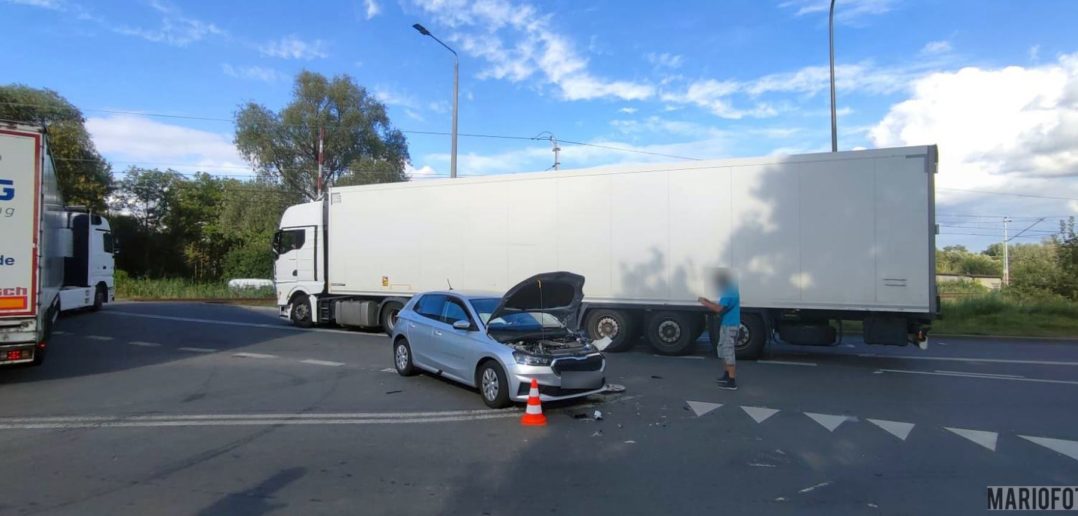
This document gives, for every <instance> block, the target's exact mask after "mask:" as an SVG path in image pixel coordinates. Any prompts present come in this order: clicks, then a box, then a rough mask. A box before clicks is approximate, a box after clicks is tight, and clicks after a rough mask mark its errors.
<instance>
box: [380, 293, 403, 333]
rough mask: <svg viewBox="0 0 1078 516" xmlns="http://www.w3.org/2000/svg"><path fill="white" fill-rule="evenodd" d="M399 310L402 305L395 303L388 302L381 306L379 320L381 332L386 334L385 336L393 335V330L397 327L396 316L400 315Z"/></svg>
mask: <svg viewBox="0 0 1078 516" xmlns="http://www.w3.org/2000/svg"><path fill="white" fill-rule="evenodd" d="M401 308H404V305H402V304H400V303H398V302H397V301H389V302H387V303H386V304H385V305H382V315H381V317H380V319H381V323H382V331H384V332H386V335H393V328H395V327H396V326H397V315H399V314H400V313H401Z"/></svg>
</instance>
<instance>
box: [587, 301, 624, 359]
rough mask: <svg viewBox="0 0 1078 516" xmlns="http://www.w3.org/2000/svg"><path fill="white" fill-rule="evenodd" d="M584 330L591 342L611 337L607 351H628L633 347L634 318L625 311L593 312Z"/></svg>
mask: <svg viewBox="0 0 1078 516" xmlns="http://www.w3.org/2000/svg"><path fill="white" fill-rule="evenodd" d="M584 328H585V330H586V331H587V333H588V338H589V339H591V340H598V339H601V338H603V337H610V345H609V346H607V347H606V350H605V351H615V352H616V351H626V350H628V349H629V348H631V347H632V346H633V336H634V334H633V317H632V315H631V314H630V313H629V312H626V311H624V310H592V311H590V312H588V318H587V321H585V323H584Z"/></svg>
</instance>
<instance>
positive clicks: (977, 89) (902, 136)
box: [870, 53, 1078, 213]
mask: <svg viewBox="0 0 1078 516" xmlns="http://www.w3.org/2000/svg"><path fill="white" fill-rule="evenodd" d="M870 137H871V140H872V142H873V143H874V144H875V145H877V146H881V147H884V146H899V145H921V144H929V143H937V144H939V146H940V163H939V171H940V173H939V175H938V176H937V185H938V188H939V189H940V190H941V191H940V192H939V198H940V199H941V201H942V202H963V201H968V200H971V199H974V197H972V196H971V195H970V194H965V193H961V192H957V191H955V190H949V189H966V190H969V189H975V190H994V191H1002V192H1024V193H1034V194H1040V195H1048V196H1056V197H1060V196H1061V197H1078V53H1076V54H1071V55H1065V56H1061V57H1060V58H1059V60H1058V61H1057V62H1055V63H1052V64H1047V65H1043V66H1037V67H1020V66H1009V67H1006V68H998V69H983V68H977V67H968V68H963V69H960V70H958V71H954V72H940V73H933V74H930V75H927V76H925V77H923V78H921V79H918V80H917V81H915V82H914V83H913V86H912V94H911V97H910V98H909V99H908V100H905V101H903V102H900V103H898V104H895V105H893V106H891V108H890V110H889V112H888V113H887V115H886V116H885V117H884V118H883V120H882V121H880V123H879V124H877V125H876V126H875V127H874V128H873V129H872V130H871V132H870ZM975 199H976V200H977V201H978V202H981V203H991V202H999V201H1000V198H998V197H995V196H977V197H975ZM1033 202H1036V203H1038V204H1041V205H1043V206H1047V205H1049V204H1057V205H1062V204H1063V202H1062V201H1056V202H1052V201H1048V200H1036V201H1034V200H1029V203H1033ZM1039 211H1040V213H1044V212H1045V211H1047V212H1049V213H1051V212H1052V210H1051V208H1046V209H1044V210H1039ZM1012 213H1013V212H1012Z"/></svg>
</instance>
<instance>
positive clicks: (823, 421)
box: [805, 412, 849, 432]
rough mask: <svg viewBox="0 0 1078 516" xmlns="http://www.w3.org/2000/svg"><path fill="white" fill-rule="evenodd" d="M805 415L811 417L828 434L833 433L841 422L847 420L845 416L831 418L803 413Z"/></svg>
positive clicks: (829, 415) (827, 415) (831, 416)
mask: <svg viewBox="0 0 1078 516" xmlns="http://www.w3.org/2000/svg"><path fill="white" fill-rule="evenodd" d="M805 415H806V416H808V417H811V418H812V420H813V421H815V422H817V423H819V424H820V425H821V426H823V427H824V428H826V429H827V431H828V432H834V431H835V429H836V428H838V425H841V424H842V422H843V421H846V420H847V419H849V417H847V416H833V415H831V414H816V413H813V412H805Z"/></svg>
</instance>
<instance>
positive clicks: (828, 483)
mask: <svg viewBox="0 0 1078 516" xmlns="http://www.w3.org/2000/svg"><path fill="white" fill-rule="evenodd" d="M829 485H831V482H820V483H819V484H816V485H814V486H809V487H806V488H804V489H802V490H800V491H798V493H802V494H803V493H810V492H812V491H815V490H817V489H819V488H821V487H827V486H829Z"/></svg>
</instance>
